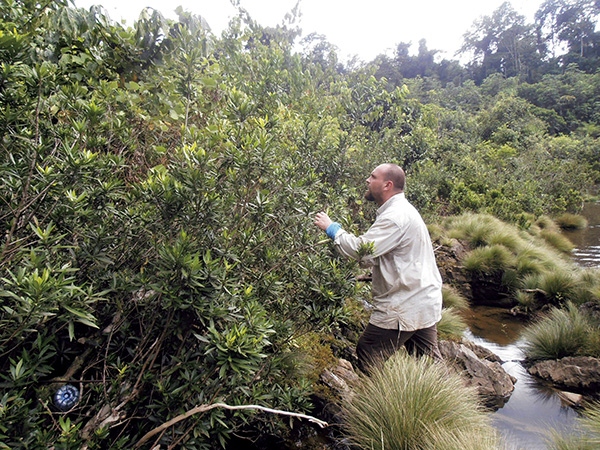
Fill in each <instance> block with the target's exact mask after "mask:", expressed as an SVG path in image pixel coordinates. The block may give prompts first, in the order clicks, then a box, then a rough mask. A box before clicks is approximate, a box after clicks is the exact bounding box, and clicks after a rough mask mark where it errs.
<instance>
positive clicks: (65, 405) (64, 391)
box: [54, 384, 79, 411]
mask: <svg viewBox="0 0 600 450" xmlns="http://www.w3.org/2000/svg"><path fill="white" fill-rule="evenodd" d="M78 401H79V390H78V389H77V388H76V387H75V386H73V385H71V384H65V385H64V386H62V387H61V388H60V389H59V390H58V391H56V394H54V404H55V405H56V407H57V408H58V409H60V410H61V411H68V410H70V409H71V408H73V406H75V405H76V404H77V402H78Z"/></svg>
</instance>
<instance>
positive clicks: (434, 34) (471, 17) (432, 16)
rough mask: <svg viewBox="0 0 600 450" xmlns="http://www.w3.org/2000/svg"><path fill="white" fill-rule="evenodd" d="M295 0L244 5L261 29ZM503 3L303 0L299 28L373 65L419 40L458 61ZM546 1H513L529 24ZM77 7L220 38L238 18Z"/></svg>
mask: <svg viewBox="0 0 600 450" xmlns="http://www.w3.org/2000/svg"><path fill="white" fill-rule="evenodd" d="M296 1H297V0H241V5H242V6H243V7H245V8H246V9H247V10H248V12H249V13H250V15H251V16H252V18H253V19H254V20H256V21H257V22H259V23H260V24H262V25H265V26H269V25H271V26H272V25H277V24H280V23H282V21H283V18H284V16H285V14H286V13H287V12H289V11H290V10H291V9H292V8H293V7H294V5H295V4H296ZM503 2H504V0H453V1H450V0H416V1H415V0H410V1H408V0H404V1H403V0H361V1H357V0H301V1H300V10H301V13H302V17H301V19H300V27H301V28H302V34H303V36H306V35H308V34H310V33H311V32H316V33H319V34H322V35H325V36H326V37H327V40H328V41H329V42H330V43H332V44H334V45H336V46H337V47H338V49H339V54H340V56H341V57H342V58H344V59H345V58H347V57H349V56H352V55H358V57H359V58H361V59H362V60H363V61H370V60H372V59H373V58H374V57H375V56H377V55H378V54H381V53H388V54H393V49H394V48H395V47H396V45H397V44H398V43H400V42H412V44H413V45H414V47H413V48H414V49H415V50H416V48H417V44H418V42H419V40H420V39H422V38H424V39H426V40H427V47H428V48H429V49H436V50H441V51H443V52H444V53H442V54H441V56H442V57H445V58H448V59H455V56H454V53H455V52H456V51H457V50H458V49H459V48H460V46H461V44H462V37H463V34H464V33H465V32H466V31H468V30H469V29H470V28H471V26H472V24H473V22H474V21H475V20H476V19H478V18H480V17H481V16H487V15H491V14H492V13H493V12H494V11H495V10H496V9H497V8H498V7H499V6H500V5H501V4H502V3H503ZM542 2H543V0H512V1H511V2H510V3H511V5H512V6H513V8H514V9H515V10H516V11H517V12H519V13H520V14H523V15H524V16H525V17H526V18H527V20H528V22H533V16H534V14H535V12H536V10H537V8H538V7H539V5H540V4H541V3H542ZM74 3H75V5H76V6H78V7H82V8H89V7H90V6H91V5H94V4H101V5H102V6H104V7H105V8H106V10H107V11H108V14H109V16H110V17H111V18H112V19H113V20H117V21H119V20H122V19H123V20H127V21H128V23H130V24H131V23H132V22H133V20H136V19H137V17H138V16H139V13H140V11H141V10H142V9H143V8H144V7H146V6H150V7H152V8H155V9H157V10H159V11H161V12H162V13H163V15H165V16H166V17H169V18H176V17H177V15H176V14H175V12H174V11H175V8H176V7H177V6H179V5H181V6H182V7H183V8H184V9H185V10H187V11H190V12H192V13H194V14H199V15H201V16H203V17H204V18H205V19H206V20H207V22H208V23H209V25H210V26H211V28H212V31H213V32H214V33H215V34H217V35H220V33H221V31H222V30H223V29H224V28H225V27H226V26H227V24H228V22H229V19H230V18H231V16H232V15H234V14H235V10H234V8H233V7H232V6H231V3H230V1H229V0H74Z"/></svg>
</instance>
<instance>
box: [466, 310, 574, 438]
mask: <svg viewBox="0 0 600 450" xmlns="http://www.w3.org/2000/svg"><path fill="white" fill-rule="evenodd" d="M465 320H466V321H467V324H468V325H469V331H467V332H466V333H465V337H466V338H467V339H469V340H471V341H473V342H475V343H476V344H478V345H481V346H482V347H485V348H487V349H489V350H491V351H492V352H494V353H495V354H497V355H498V356H499V357H500V358H501V359H502V361H504V363H503V364H502V367H504V370H506V372H508V373H509V374H510V375H512V376H513V377H515V378H516V379H517V383H516V384H515V390H514V391H513V393H512V395H511V397H510V399H509V400H508V402H506V404H505V405H504V406H503V407H502V408H500V409H499V410H497V411H495V412H494V413H493V414H492V419H493V424H494V426H495V427H496V428H497V429H498V431H499V432H500V433H501V435H502V437H503V438H504V440H505V442H506V446H507V448H508V449H510V450H515V449H528V450H529V449H546V448H547V445H546V439H547V438H550V436H551V432H552V430H558V431H571V430H572V428H573V425H574V423H575V418H576V417H577V416H578V414H577V412H575V411H574V410H573V409H572V408H569V407H567V406H565V405H563V403H562V401H561V400H560V398H559V397H558V396H557V395H556V392H555V391H554V390H552V389H550V388H548V387H546V386H545V385H544V384H542V383H540V382H538V381H537V380H535V379H534V378H533V377H531V375H529V373H528V372H527V371H526V370H525V369H524V368H523V366H522V365H521V361H522V359H523V353H522V352H521V350H520V346H521V342H520V341H519V335H520V333H521V331H522V330H523V328H524V326H525V323H524V322H523V321H521V320H519V319H518V318H516V317H514V316H512V315H511V314H509V313H508V312H507V311H506V310H505V309H501V308H491V307H485V306H478V307H473V308H472V310H471V311H470V312H469V313H467V314H466V316H465Z"/></svg>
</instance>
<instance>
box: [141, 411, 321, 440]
mask: <svg viewBox="0 0 600 450" xmlns="http://www.w3.org/2000/svg"><path fill="white" fill-rule="evenodd" d="M215 408H225V409H230V410H237V409H259V410H261V411H265V412H269V413H273V414H281V415H284V416H291V417H298V418H301V419H307V420H308V421H310V422H313V423H316V424H317V425H319V426H320V427H321V428H324V427H327V426H329V424H328V423H327V422H324V421H322V420H319V419H317V418H316V417H313V416H307V415H306V414H300V413H294V412H288V411H281V410H279V409H271V408H266V407H264V406H258V405H240V406H230V405H226V404H225V403H213V404H212V405H200V406H196V407H194V408H192V409H190V410H189V411H186V412H185V413H183V414H180V415H178V416H177V417H174V418H172V419H171V420H169V421H168V422H165V423H163V424H162V425H160V426H158V427H156V428H154V429H153V430H151V431H149V432H148V433H146V434H145V435H144V436H143V437H142V438H141V439H140V440H139V441H138V442H137V444H135V448H139V447H140V446H141V445H142V444H143V443H144V442H146V441H147V440H148V439H150V438H151V437H152V436H154V435H155V434H157V433H160V432H161V431H163V430H165V429H167V428H169V427H170V426H172V425H175V424H176V423H178V422H181V421H182V420H184V419H187V418H188V417H190V416H193V415H194V414H198V413H203V412H206V411H210V410H211V409H215Z"/></svg>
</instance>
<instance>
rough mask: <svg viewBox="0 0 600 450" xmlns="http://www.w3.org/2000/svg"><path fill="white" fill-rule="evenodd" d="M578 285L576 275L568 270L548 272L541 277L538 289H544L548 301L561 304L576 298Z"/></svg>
mask: <svg viewBox="0 0 600 450" xmlns="http://www.w3.org/2000/svg"><path fill="white" fill-rule="evenodd" d="M576 287H577V278H576V276H575V275H573V274H572V273H569V272H566V271H562V270H556V271H553V272H546V273H544V274H542V275H541V276H540V277H539V285H538V289H540V290H542V291H543V293H544V296H545V297H546V302H547V303H550V304H552V305H561V304H564V303H565V302H566V301H569V300H574V294H575V292H576V290H575V288H576Z"/></svg>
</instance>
